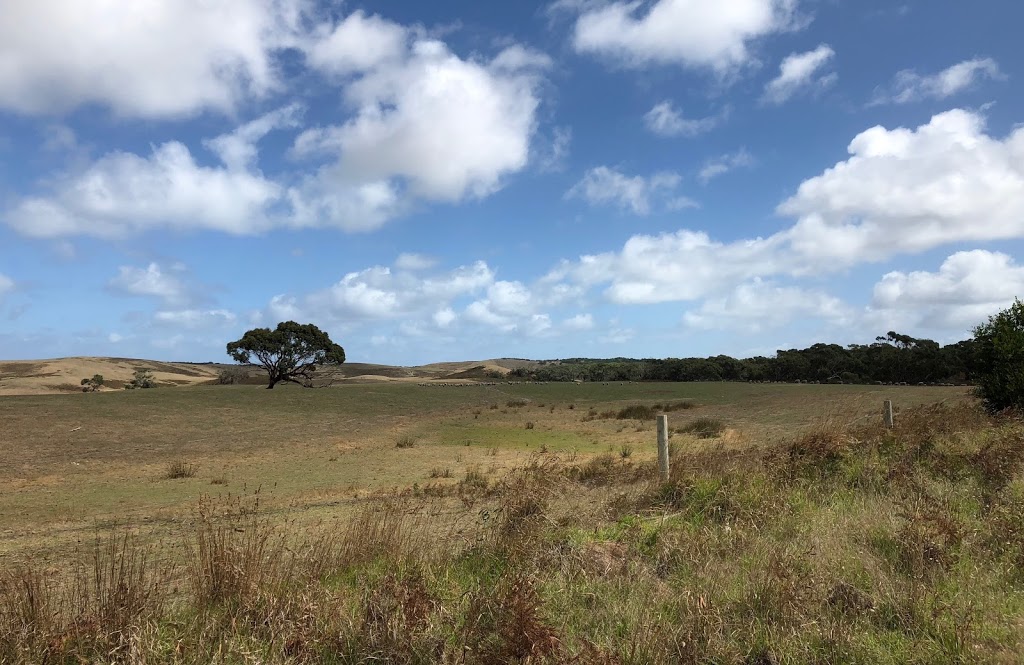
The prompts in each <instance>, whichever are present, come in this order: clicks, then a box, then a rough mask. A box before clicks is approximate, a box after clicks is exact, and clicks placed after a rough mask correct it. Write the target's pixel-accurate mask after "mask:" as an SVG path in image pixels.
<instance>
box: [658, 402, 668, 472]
mask: <svg viewBox="0 0 1024 665" xmlns="http://www.w3.org/2000/svg"><path fill="white" fill-rule="evenodd" d="M658 475H659V476H660V477H661V482H663V483H667V482H668V477H669V473H668V416H658Z"/></svg>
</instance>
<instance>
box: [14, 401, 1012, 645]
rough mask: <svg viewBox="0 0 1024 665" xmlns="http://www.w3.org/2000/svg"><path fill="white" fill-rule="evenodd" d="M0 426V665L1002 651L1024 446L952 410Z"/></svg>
mask: <svg viewBox="0 0 1024 665" xmlns="http://www.w3.org/2000/svg"><path fill="white" fill-rule="evenodd" d="M886 399H891V400H893V401H894V402H895V403H896V405H897V408H898V409H899V411H898V413H897V416H896V425H895V427H894V428H892V429H888V428H886V427H884V426H883V424H882V422H881V405H882V401H883V400H886ZM658 411H668V412H669V418H670V426H671V430H672V431H673V433H674V436H673V438H672V440H671V441H670V455H671V460H672V470H671V474H670V476H669V478H668V480H667V481H664V480H662V479H660V478H659V477H658V473H657V470H656V465H655V464H654V461H653V457H654V449H655V443H654V439H655V433H654V431H653V416H654V414H655V413H656V412H658ZM0 418H2V419H3V425H4V429H3V432H4V438H3V447H2V450H0V454H3V455H4V457H5V460H7V461H8V462H9V464H8V465H6V466H5V467H4V468H3V471H2V473H3V477H2V481H3V482H2V488H3V489H2V491H0V514H2V515H3V517H2V519H3V522H2V523H0V529H2V533H0V536H2V539H0V542H2V543H3V544H2V551H0V662H11V663H26V664H27V663H38V662H126V663H135V662H147V663H191V662H196V663H199V662H204V663H205V662H224V663H249V662H262V663H274V664H280V665H286V664H287V665H292V664H295V663H364V662H394V663H467V664H477V665H490V664H491V663H538V664H539V663H550V664H555V663H559V664H560V663H567V662H572V663H580V664H583V665H599V664H600V665H610V664H614V665H619V664H621V665H641V664H643V665H648V664H652V665H661V664H664V665H668V664H670V663H672V664H675V663H692V664H697V663H808V664H810V663H851V664H852V663H858V664H859V663H863V664H868V663H871V664H876V663H887V664H891V665H896V664H897V663H919V664H921V665H924V664H926V663H947V662H957V663H969V662H992V663H1017V662H1020V658H1019V654H1020V653H1022V652H1024V629H1022V626H1024V619H1022V617H1024V595H1022V593H1021V589H1022V584H1024V572H1022V570H1024V557H1022V555H1021V552H1024V533H1022V530H1021V528H1020V525H1021V524H1022V519H1024V476H1022V473H1024V425H1022V423H1021V421H1020V419H1019V418H1016V417H1014V416H1013V415H1000V416H992V415H989V414H986V413H984V412H983V411H982V410H981V409H980V408H979V406H978V404H977V403H976V402H975V401H974V400H972V399H970V398H969V396H968V391H967V389H964V388H928V387H896V388H892V387H860V386H840V385H837V386H817V385H752V384H727V383H715V384H655V383H643V384H629V383H626V384H584V385H574V384H541V385H525V384H524V385H511V384H508V383H504V384H495V385H487V386H485V385H475V386H466V387H452V386H449V387H439V386H431V387H425V386H417V385H413V384H396V383H379V384H355V385H346V386H342V387H337V388H330V389H322V390H303V389H300V388H285V389H275V390H274V391H267V390H263V389H260V388H257V387H253V386H229V387H224V386H204V387H188V388H175V389H157V390H149V391H134V392H131V393H105V394H104V393H100V394H90V395H73V396H72V395H69V396H47V397H43V396H32V397H19V398H9V399H6V400H0Z"/></svg>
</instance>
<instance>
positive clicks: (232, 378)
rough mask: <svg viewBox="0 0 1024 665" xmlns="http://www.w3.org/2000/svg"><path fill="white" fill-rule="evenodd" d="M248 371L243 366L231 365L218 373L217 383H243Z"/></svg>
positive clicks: (228, 384) (225, 384)
mask: <svg viewBox="0 0 1024 665" xmlns="http://www.w3.org/2000/svg"><path fill="white" fill-rule="evenodd" d="M247 376H248V373H247V372H246V371H245V370H244V369H242V368H241V367H229V368H227V369H222V370H221V371H220V372H218V373H217V383H218V384H219V385H222V386H233V385H235V384H236V383H242V382H243V381H244V380H245V378H246V377H247Z"/></svg>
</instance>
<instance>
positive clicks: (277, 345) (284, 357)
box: [227, 321, 345, 389]
mask: <svg viewBox="0 0 1024 665" xmlns="http://www.w3.org/2000/svg"><path fill="white" fill-rule="evenodd" d="M227 348H228V355H229V356H231V357H232V358H233V359H234V360H235V361H236V362H239V363H245V364H252V365H259V366H260V367H262V368H263V369H264V370H266V372H267V374H268V376H269V379H270V383H269V384H268V385H267V388H268V389H270V388H273V387H274V386H275V385H276V384H278V383H281V382H289V383H297V384H299V385H300V386H303V387H306V388H311V387H312V386H313V374H314V373H315V372H316V370H317V368H318V367H322V366H324V365H340V364H341V363H343V362H345V349H343V348H341V346H339V345H338V344H335V343H334V342H332V341H331V338H330V337H329V336H328V335H327V333H325V332H324V331H322V330H320V329H319V328H317V327H316V326H314V325H313V324H312V323H307V324H301V323H296V322H295V321H284V322H282V323H279V324H277V328H276V329H275V330H271V329H270V328H254V329H253V330H250V331H248V332H246V333H245V334H244V335H242V339H239V340H236V341H234V342H230V343H228V347H227Z"/></svg>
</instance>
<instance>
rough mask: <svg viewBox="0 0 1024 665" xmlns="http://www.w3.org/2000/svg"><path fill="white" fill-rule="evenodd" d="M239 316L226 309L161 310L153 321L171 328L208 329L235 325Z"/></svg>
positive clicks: (154, 316)
mask: <svg viewBox="0 0 1024 665" xmlns="http://www.w3.org/2000/svg"><path fill="white" fill-rule="evenodd" d="M237 320H238V317H237V316H235V314H234V313H233V312H229V311H228V310H226V309H207V310H202V309H180V310H161V311H158V312H156V313H155V314H154V315H153V322H154V323H155V324H157V325H160V326H167V327H169V328H184V329H186V330H207V329H210V328H224V327H228V326H233V325H235V323H236V322H237Z"/></svg>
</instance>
